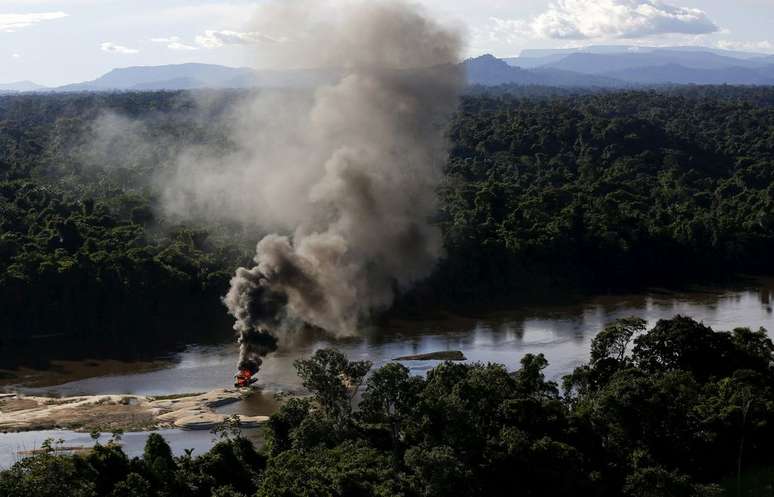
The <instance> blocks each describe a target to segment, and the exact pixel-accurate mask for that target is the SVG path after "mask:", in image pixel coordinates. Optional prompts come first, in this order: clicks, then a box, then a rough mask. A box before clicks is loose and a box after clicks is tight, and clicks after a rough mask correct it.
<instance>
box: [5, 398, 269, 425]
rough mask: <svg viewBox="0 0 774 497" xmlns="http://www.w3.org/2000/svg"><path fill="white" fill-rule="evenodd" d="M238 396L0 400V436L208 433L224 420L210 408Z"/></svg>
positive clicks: (244, 421) (246, 421) (251, 419)
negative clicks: (13, 433)
mask: <svg viewBox="0 0 774 497" xmlns="http://www.w3.org/2000/svg"><path fill="white" fill-rule="evenodd" d="M243 395H244V393H243V392H242V391H239V390H234V389H219V390H213V391H211V392H207V393H203V394H191V395H181V396H173V397H145V396H139V395H92V396H79V397H62V398H54V397H38V396H25V395H21V394H5V395H0V432H9V431H29V430H50V429H58V428H62V429H69V430H73V431H84V432H90V431H93V430H99V431H103V432H110V431H116V430H122V431H145V430H152V429H157V428H183V429H191V430H208V429H211V428H213V427H214V426H216V425H218V424H220V423H222V422H223V420H224V419H225V418H226V417H227V415H225V414H219V413H217V412H216V409H217V408H219V407H222V406H226V405H229V404H233V403H235V402H239V401H240V400H242V398H243ZM268 419H269V418H268V417H267V416H240V421H241V425H242V427H244V428H254V427H257V426H258V425H260V424H262V423H264V422H266V421H268Z"/></svg>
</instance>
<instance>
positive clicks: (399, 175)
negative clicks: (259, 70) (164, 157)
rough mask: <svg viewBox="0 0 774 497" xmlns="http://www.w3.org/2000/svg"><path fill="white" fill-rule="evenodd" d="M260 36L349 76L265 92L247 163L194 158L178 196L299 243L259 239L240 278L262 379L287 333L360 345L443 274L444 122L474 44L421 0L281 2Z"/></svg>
mask: <svg viewBox="0 0 774 497" xmlns="http://www.w3.org/2000/svg"><path fill="white" fill-rule="evenodd" d="M289 30H292V32H290V31H289ZM252 31H253V32H256V33H260V34H261V35H264V36H265V37H266V39H272V40H281V41H277V42H274V43H272V44H271V45H263V46H259V47H258V50H257V51H258V52H260V54H261V57H264V58H265V57H267V56H268V57H271V58H272V62H273V63H274V64H275V65H282V63H283V62H284V63H285V64H290V65H296V66H297V67H312V68H335V70H336V72H337V74H338V77H337V81H336V82H335V83H329V84H324V85H322V86H320V87H318V88H316V89H314V90H313V91H309V92H304V91H298V90H295V91H286V92H279V91H272V92H259V93H258V94H257V96H255V98H254V99H253V100H252V101H250V102H249V103H248V104H247V105H245V106H244V108H243V109H242V111H241V113H240V115H239V116H237V117H236V118H235V119H234V124H233V125H234V128H233V129H234V132H233V133H232V139H233V140H234V141H235V143H237V144H238V151H237V152H235V153H233V154H232V155H230V156H228V157H224V158H218V159H210V160H202V158H201V157H195V158H192V157H186V158H184V159H183V160H182V161H181V166H180V169H179V170H178V173H177V175H176V177H175V178H174V181H172V183H171V184H170V186H169V188H168V189H167V192H166V200H167V206H168V208H169V209H170V210H172V211H177V212H188V213H194V212H201V211H203V210H205V211H206V210H209V209H216V210H217V212H218V214H219V215H225V216H227V217H230V218H233V219H238V220H246V219H248V218H249V219H251V220H252V221H253V222H255V223H256V224H258V225H261V226H270V227H271V228H272V229H276V230H278V231H280V232H281V233H284V235H280V234H271V235H268V236H266V237H264V238H263V239H262V240H261V241H260V242H259V243H258V246H257V252H256V256H255V266H254V267H252V268H240V269H238V270H237V272H236V274H235V276H234V277H233V279H232V280H231V289H230V290H229V292H228V294H227V295H226V296H225V297H224V303H225V304H226V306H227V307H228V310H229V312H230V313H231V314H232V315H233V316H234V318H235V319H236V324H235V325H234V328H235V330H236V331H237V332H238V333H239V334H240V344H241V357H240V367H242V366H244V367H245V368H247V369H250V370H251V371H253V372H254V371H257V369H258V367H259V366H260V360H261V359H260V358H261V356H262V355H265V354H266V353H268V352H270V351H271V350H274V348H275V347H276V340H275V339H274V338H273V336H272V334H274V333H278V332H280V333H281V331H282V330H283V329H286V328H288V327H296V326H302V325H308V326H312V327H317V328H322V329H324V330H327V331H328V332H331V333H334V334H337V335H348V334H353V333H355V332H356V330H357V327H358V324H359V323H361V322H362V321H363V320H365V319H368V317H369V316H370V315H372V314H373V313H374V312H377V311H381V310H384V309H387V308H389V306H391V305H392V303H393V300H394V298H395V295H396V293H397V292H401V291H404V290H406V289H408V288H409V287H411V286H412V285H413V284H414V283H415V282H417V281H418V280H420V279H422V278H424V277H426V276H428V275H429V273H430V272H431V271H432V269H433V267H434V265H435V262H436V260H437V259H438V257H439V256H440V255H441V250H442V246H441V237H440V233H439V231H438V229H437V228H436V227H435V226H433V225H431V224H430V218H431V217H432V215H433V213H434V212H435V209H436V196H435V189H436V187H437V185H438V182H439V179H440V171H441V165H442V163H443V161H444V160H445V156H446V143H445V140H444V124H445V122H446V119H447V117H448V116H449V115H450V114H451V113H452V112H453V111H454V108H455V106H456V103H457V100H458V95H459V90H460V89H461V87H462V84H463V81H462V79H463V75H462V72H461V71H460V69H459V66H458V65H457V64H458V62H459V57H460V48H461V40H460V36H459V33H458V32H457V31H456V30H454V29H450V28H447V27H444V26H441V25H439V24H438V23H436V22H435V21H433V20H431V19H430V18H428V17H427V16H426V15H425V14H424V13H423V12H422V11H421V10H420V9H419V8H418V7H416V6H413V5H409V4H404V3H398V2H389V1H378V0H377V1H350V2H342V1H335V2H325V1H320V0H315V1H314V2H306V1H301V2H299V1H284V2H278V3H273V4H270V5H269V6H267V7H264V8H263V9H262V10H261V11H260V12H259V14H258V15H257V16H256V21H255V26H254V27H253V29H252ZM293 33H296V34H295V35H294V34H293ZM267 54H268V55H267Z"/></svg>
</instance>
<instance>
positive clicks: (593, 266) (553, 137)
mask: <svg viewBox="0 0 774 497" xmlns="http://www.w3.org/2000/svg"><path fill="white" fill-rule="evenodd" d="M519 91H520V90H518V89H514V88H501V89H497V90H493V91H490V92H488V93H476V92H473V93H471V94H469V95H467V96H465V97H464V98H463V101H462V105H461V108H460V111H459V113H458V115H457V116H456V117H455V118H454V120H453V122H452V123H451V126H450V128H449V136H450V142H451V152H450V157H449V161H448V164H447V166H446V170H445V180H444V182H443V186H442V188H441V190H440V199H441V202H440V206H439V207H440V210H439V215H438V218H437V219H436V221H437V222H438V224H439V226H440V227H441V228H442V230H443V236H444V244H445V247H446V253H447V256H446V257H445V259H444V260H443V261H442V262H441V263H440V264H439V267H438V268H437V271H436V273H435V274H434V276H433V277H432V278H430V280H429V281H427V282H425V283H424V284H422V285H420V286H419V287H418V288H417V289H415V291H414V292H412V293H411V294H409V295H406V296H404V299H403V300H402V302H401V304H402V307H401V308H402V309H408V308H410V307H411V306H412V305H420V306H422V307H423V308H424V307H425V306H427V305H448V304H451V303H454V304H461V303H473V302H491V301H492V300H493V299H497V298H504V297H506V296H510V295H514V294H520V295H531V296H534V295H540V294H544V295H553V294H555V293H556V292H562V293H566V292H568V291H571V290H576V291H587V290H606V289H611V288H620V287H622V286H627V287H636V286H640V285H645V284H650V283H664V282H669V281H675V280H685V279H691V278H700V277H701V278H705V277H710V276H719V275H726V274H730V273H733V272H735V271H743V270H744V271H750V272H771V271H772V269H774V268H773V267H772V262H771V261H772V259H771V257H769V254H770V252H771V249H772V246H773V243H772V242H773V241H774V238H773V237H774V168H772V167H771V165H772V163H774V89H771V88H749V89H745V88H730V87H708V88H691V89H690V90H679V89H664V90H663V91H659V92H655V91H640V92H600V93H594V94H582V93H578V92H575V94H573V92H569V93H567V92H560V93H556V92H553V93H552V92H551V91H541V90H540V89H539V88H530V89H529V91H528V92H526V94H523V95H522V94H520V93H519ZM522 93H523V92H522ZM243 96H244V95H243V93H240V92H209V93H206V94H205V95H204V98H202V95H196V96H195V97H192V95H191V94H189V93H185V92H168V93H164V92H160V93H118V94H61V95H25V96H14V97H0V214H1V215H0V303H1V304H0V305H2V309H0V341H3V342H9V341H12V340H17V339H29V338H30V337H39V336H50V335H65V336H68V337H81V338H83V337H88V338H89V339H97V338H103V337H106V338H109V339H110V340H111V341H115V342H118V341H120V340H125V341H126V342H127V343H128V344H131V343H137V340H136V338H137V337H138V336H142V337H143V339H144V340H163V339H178V340H186V339H189V338H192V337H193V336H194V335H196V334H200V333H204V332H208V331H212V330H218V331H220V332H221V333H228V330H229V327H230V324H229V322H228V318H227V316H226V313H225V310H224V309H223V307H222V305H221V304H220V296H222V295H223V294H224V293H225V291H226V288H227V284H228V280H229V278H230V276H231V275H232V274H233V270H234V268H235V267H237V266H238V265H240V264H245V263H248V262H249V260H250V257H251V256H252V252H253V250H254V242H255V241H256V240H257V239H259V238H260V236H261V235H262V233H260V232H259V231H260V229H258V228H256V227H249V229H246V227H244V226H236V225H225V224H222V223H220V224H217V225H213V224H208V223H205V222H204V221H203V220H202V221H201V222H198V223H194V222H191V221H188V222H186V223H181V222H180V220H179V219H175V218H174V217H172V216H170V215H167V214H165V213H164V211H163V209H160V208H159V204H160V195H161V194H162V192H161V191H160V188H161V187H160V185H163V181H161V178H163V176H164V173H165V171H166V170H167V168H169V167H172V166H173V163H174V159H175V158H176V157H177V156H178V152H179V151H180V150H182V149H184V148H185V147H189V146H197V147H205V148H207V149H208V150H216V151H223V152H226V151H228V150H229V147H230V146H231V144H230V142H229V139H228V136H227V129H228V127H227V123H225V122H224V116H226V115H228V114H227V109H228V108H230V106H233V105H237V104H238V103H239V102H240V98H242V97H243ZM202 102H206V103H205V104H202ZM117 123H118V124H117ZM170 327H174V329H175V330H181V331H178V332H176V333H175V334H169V333H164V331H165V330H167V329H169V328H170ZM0 367H2V365H1V364H0Z"/></svg>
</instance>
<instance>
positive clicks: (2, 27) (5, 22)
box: [0, 12, 67, 33]
mask: <svg viewBox="0 0 774 497" xmlns="http://www.w3.org/2000/svg"><path fill="white" fill-rule="evenodd" d="M63 17H67V14H65V13H64V12H38V13H34V14H0V33H13V32H14V31H17V30H19V29H23V28H28V27H30V26H34V25H35V24H39V23H41V22H43V21H52V20H54V19H61V18H63Z"/></svg>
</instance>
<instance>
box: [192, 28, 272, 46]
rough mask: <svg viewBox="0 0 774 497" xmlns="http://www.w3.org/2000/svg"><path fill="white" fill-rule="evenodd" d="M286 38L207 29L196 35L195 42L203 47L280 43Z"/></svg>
mask: <svg viewBox="0 0 774 497" xmlns="http://www.w3.org/2000/svg"><path fill="white" fill-rule="evenodd" d="M284 41H286V38H274V37H272V36H267V35H264V34H261V33H256V32H246V33H242V32H239V31H228V30H223V31H215V30H207V31H205V32H204V34H203V35H199V36H197V37H196V43H197V44H198V45H199V46H202V47H204V48H220V47H222V46H225V45H251V44H254V43H282V42H284Z"/></svg>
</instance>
